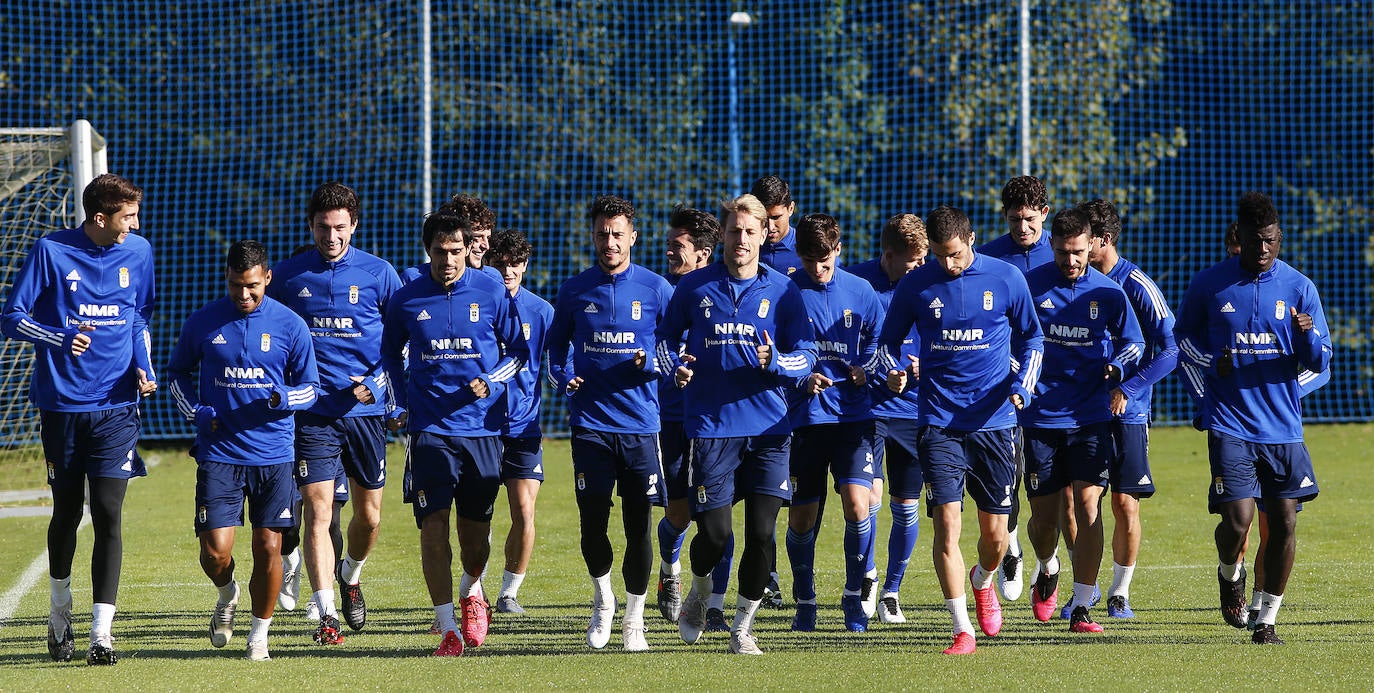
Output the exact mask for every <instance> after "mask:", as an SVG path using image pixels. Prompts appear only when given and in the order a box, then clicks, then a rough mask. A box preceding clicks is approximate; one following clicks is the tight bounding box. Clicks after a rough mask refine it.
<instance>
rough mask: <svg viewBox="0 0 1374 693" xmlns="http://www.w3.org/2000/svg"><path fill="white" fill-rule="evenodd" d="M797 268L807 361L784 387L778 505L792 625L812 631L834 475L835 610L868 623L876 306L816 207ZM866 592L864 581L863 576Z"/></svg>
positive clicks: (802, 226)
mask: <svg viewBox="0 0 1374 693" xmlns="http://www.w3.org/2000/svg"><path fill="white" fill-rule="evenodd" d="M794 235H795V236H796V239H797V253H798V255H799V256H800V257H801V258H802V270H803V271H801V272H797V273H796V274H793V275H792V280H793V281H795V282H796V283H797V286H798V287H799V288H800V289H801V294H802V301H803V303H804V304H805V305H806V314H807V317H808V318H809V320H810V323H811V326H812V329H813V334H812V337H813V338H814V340H815V344H816V353H817V356H816V365H815V367H814V368H813V370H812V372H811V373H809V374H807V375H806V376H804V377H802V378H800V379H798V381H797V383H796V386H795V389H794V390H792V391H791V393H790V394H791V398H790V399H791V401H790V407H789V409H790V412H789V416H790V418H791V422H792V426H793V432H792V453H791V459H790V467H791V477H792V504H791V506H789V507H788V509H787V556H788V558H789V559H790V561H791V564H792V597H793V598H794V599H795V600H796V601H797V613H796V616H795V617H794V618H793V620H792V630H796V631H803V632H809V631H814V630H815V629H816V573H815V563H816V534H817V533H818V530H819V529H820V517H821V509H822V508H823V507H824V505H825V502H824V499H825V496H826V492H827V490H828V489H827V485H828V484H827V477H828V476H831V475H833V476H834V478H835V490H836V492H837V493H838V494H839V496H840V507H841V511H842V512H843V514H844V522H845V526H844V557H845V561H844V566H845V568H844V593H843V595H842V596H841V597H840V608H841V610H842V611H843V612H844V625H845V628H847V629H848V630H849V631H851V632H854V633H862V632H864V631H866V630H868V614H867V613H866V612H865V611H864V607H863V594H862V588H863V585H864V579H865V578H866V577H867V571H868V561H869V553H870V552H871V551H872V550H873V525H872V523H871V522H870V521H869V517H868V513H869V510H868V509H869V502H870V494H871V493H872V490H873V472H874V465H875V460H874V454H873V450H874V446H875V442H874V435H875V433H874V424H873V403H872V401H871V400H870V398H869V387H868V381H869V377H870V373H869V371H871V370H873V369H874V368H876V364H877V359H875V358H874V354H875V352H876V348H877V342H876V338H877V332H878V326H879V325H881V324H882V319H883V309H882V304H880V303H879V302H878V295H877V293H876V292H874V291H873V287H871V286H869V284H868V282H867V281H864V280H863V279H860V278H859V277H856V276H854V275H852V274H850V273H848V272H845V271H844V270H841V269H838V268H837V267H836V264H837V262H838V260H839V257H840V251H841V249H842V244H841V238H840V236H841V234H840V225H839V223H837V222H836V221H835V219H834V218H833V217H831V216H829V215H826V214H808V215H807V216H805V217H803V218H802V220H801V222H800V223H799V224H797V230H796V232H795V234H794ZM869 589H870V590H872V583H871V582H870V583H869Z"/></svg>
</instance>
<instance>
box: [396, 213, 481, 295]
mask: <svg viewBox="0 0 1374 693" xmlns="http://www.w3.org/2000/svg"><path fill="white" fill-rule="evenodd" d="M439 213H440V214H446V215H450V216H456V217H459V218H461V219H466V220H467V222H468V224H469V225H470V226H471V227H472V228H473V244H472V248H470V249H469V252H468V259H467V263H468V267H472V268H474V269H479V270H482V271H483V272H486V273H487V274H490V275H491V277H492V279H497V280H500V281H502V282H505V278H504V277H502V276H501V273H500V272H497V271H496V270H494V269H492V268H491V267H488V266H486V265H484V264H482V259H483V257H485V255H486V252H487V246H488V245H489V241H490V239H491V232H492V229H494V228H496V214H495V213H494V212H492V211H491V208H490V207H488V206H487V203H485V202H483V201H482V200H481V199H480V198H478V197H474V196H472V195H468V194H466V193H458V194H456V195H454V196H453V197H450V198H449V199H448V201H446V202H444V203H443V204H442V205H439ZM425 252H426V253H428V252H429V249H428V248H426V249H425ZM473 254H477V257H476V258H473ZM428 264H429V262H428V260H426V261H425V262H421V263H419V264H416V265H411V266H410V267H407V268H405V269H404V270H402V271H401V283H402V284H409V283H411V282H413V281H415V280H416V279H419V278H420V277H426V276H429V268H428V267H427V266H426V265H428Z"/></svg>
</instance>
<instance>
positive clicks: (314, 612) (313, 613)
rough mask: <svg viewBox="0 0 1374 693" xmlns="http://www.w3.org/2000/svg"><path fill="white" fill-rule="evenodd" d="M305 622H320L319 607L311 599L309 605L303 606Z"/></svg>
mask: <svg viewBox="0 0 1374 693" xmlns="http://www.w3.org/2000/svg"><path fill="white" fill-rule="evenodd" d="M305 620H307V621H310V622H311V623H315V622H318V621H319V620H320V605H319V604H316V603H315V600H314V599H311V600H310V601H309V603H307V604H306V605H305Z"/></svg>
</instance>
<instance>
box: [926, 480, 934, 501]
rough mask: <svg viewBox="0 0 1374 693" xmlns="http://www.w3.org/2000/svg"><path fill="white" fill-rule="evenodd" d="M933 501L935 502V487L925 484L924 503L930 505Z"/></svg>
mask: <svg viewBox="0 0 1374 693" xmlns="http://www.w3.org/2000/svg"><path fill="white" fill-rule="evenodd" d="M933 500H935V487H934V486H931V485H930V484H926V503H930V502H931V501H933Z"/></svg>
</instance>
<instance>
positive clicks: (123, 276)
mask: <svg viewBox="0 0 1374 693" xmlns="http://www.w3.org/2000/svg"><path fill="white" fill-rule="evenodd" d="M119 288H121V289H127V288H129V268H128V267H120V268H119Z"/></svg>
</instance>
